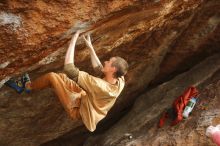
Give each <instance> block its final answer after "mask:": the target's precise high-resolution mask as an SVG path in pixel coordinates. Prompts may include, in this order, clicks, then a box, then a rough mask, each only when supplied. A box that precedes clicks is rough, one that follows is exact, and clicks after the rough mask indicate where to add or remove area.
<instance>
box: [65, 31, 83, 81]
mask: <svg viewBox="0 0 220 146" xmlns="http://www.w3.org/2000/svg"><path fill="white" fill-rule="evenodd" d="M79 33H80V32H79V31H77V32H76V33H75V34H74V36H73V37H72V39H71V41H70V45H69V48H68V50H67V52H66V57H65V61H64V72H65V73H66V74H67V76H68V77H70V78H71V79H72V80H74V81H77V80H78V76H79V69H78V68H77V67H75V65H74V52H75V46H76V40H77V38H78V36H79Z"/></svg>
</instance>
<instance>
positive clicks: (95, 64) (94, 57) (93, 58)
mask: <svg viewBox="0 0 220 146" xmlns="http://www.w3.org/2000/svg"><path fill="white" fill-rule="evenodd" d="M89 52H90V56H91V62H92V66H93V68H97V67H102V64H101V62H100V60H99V58H98V56H97V55H96V53H95V50H94V49H93V47H92V48H91V49H90V51H89Z"/></svg>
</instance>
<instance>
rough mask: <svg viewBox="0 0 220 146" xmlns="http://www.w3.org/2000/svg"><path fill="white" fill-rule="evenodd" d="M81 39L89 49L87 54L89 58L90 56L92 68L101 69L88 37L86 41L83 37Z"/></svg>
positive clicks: (88, 36)
mask: <svg viewBox="0 0 220 146" xmlns="http://www.w3.org/2000/svg"><path fill="white" fill-rule="evenodd" d="M83 38H84V40H85V42H86V45H87V46H88V47H89V53H90V56H91V62H92V66H93V68H94V69H96V68H102V64H101V62H100V60H99V58H98V56H97V55H96V53H95V50H94V48H93V46H92V42H91V38H90V35H87V39H86V38H85V36H83Z"/></svg>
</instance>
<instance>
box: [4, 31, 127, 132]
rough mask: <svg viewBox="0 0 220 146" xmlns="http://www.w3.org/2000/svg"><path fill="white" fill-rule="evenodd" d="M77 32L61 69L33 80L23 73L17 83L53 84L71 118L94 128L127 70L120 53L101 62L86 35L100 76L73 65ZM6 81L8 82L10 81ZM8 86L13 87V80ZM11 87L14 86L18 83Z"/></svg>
mask: <svg viewBox="0 0 220 146" xmlns="http://www.w3.org/2000/svg"><path fill="white" fill-rule="evenodd" d="M79 33H80V32H79V31H77V32H76V33H75V34H74V36H73V37H72V39H71V42H70V45H69V48H68V50H67V52H66V57H65V62H64V72H65V73H59V74H57V73H53V72H50V73H47V74H45V75H43V76H40V77H39V78H37V79H36V80H34V81H30V79H29V77H28V76H27V75H26V76H25V77H23V82H22V84H23V86H20V87H22V88H24V90H26V91H28V92H30V91H33V90H41V89H44V88H47V87H51V88H53V89H54V91H55V93H56V95H57V96H58V97H59V100H60V102H61V103H62V105H63V107H64V109H65V110H66V112H67V113H68V114H69V116H70V117H71V118H72V119H74V120H75V119H79V120H82V121H83V123H84V124H85V126H86V127H87V129H88V130H90V131H94V130H95V129H96V125H97V124H98V122H99V121H100V120H102V119H103V118H104V117H105V116H106V115H107V113H108V111H109V110H110V108H111V107H112V106H113V105H114V103H115V101H116V99H117V97H118V96H119V94H120V93H121V91H122V89H123V88H124V85H125V81H124V75H125V74H126V72H127V69H128V63H127V62H126V61H125V60H124V59H123V58H121V57H112V58H110V59H109V60H108V61H105V62H104V66H102V64H101V62H100V60H99V58H98V57H97V55H96V53H95V51H94V49H93V46H92V43H91V39H90V36H89V35H87V36H86V37H85V36H83V38H84V40H85V42H86V44H87V46H88V48H89V51H90V56H91V62H92V66H93V68H94V69H96V70H98V71H101V72H102V73H103V74H104V78H98V77H95V76H92V75H90V74H88V73H87V72H84V71H80V70H79V69H78V68H77V67H75V65H74V52H75V45H76V40H77V38H78V36H79ZM8 85H9V86H10V85H12V84H11V83H10V81H9V83H8ZM11 87H12V88H14V84H13V86H11ZM14 89H16V90H17V89H18V87H17V88H14Z"/></svg>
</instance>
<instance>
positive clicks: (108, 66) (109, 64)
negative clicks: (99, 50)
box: [102, 57, 116, 73]
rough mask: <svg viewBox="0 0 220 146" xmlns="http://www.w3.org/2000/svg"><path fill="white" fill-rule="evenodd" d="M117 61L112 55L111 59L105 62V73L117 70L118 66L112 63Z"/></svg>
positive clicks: (103, 70)
mask: <svg viewBox="0 0 220 146" xmlns="http://www.w3.org/2000/svg"><path fill="white" fill-rule="evenodd" d="M114 61H115V58H114V57H112V58H110V59H109V60H107V61H105V62H104V67H103V68H102V72H103V73H108V72H115V71H116V68H115V67H114V66H112V63H113V62H114Z"/></svg>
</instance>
